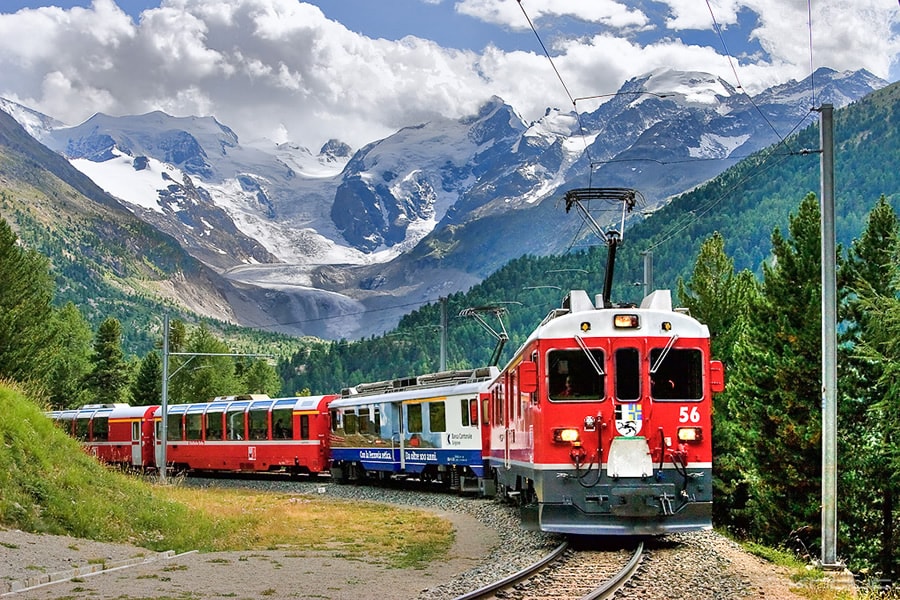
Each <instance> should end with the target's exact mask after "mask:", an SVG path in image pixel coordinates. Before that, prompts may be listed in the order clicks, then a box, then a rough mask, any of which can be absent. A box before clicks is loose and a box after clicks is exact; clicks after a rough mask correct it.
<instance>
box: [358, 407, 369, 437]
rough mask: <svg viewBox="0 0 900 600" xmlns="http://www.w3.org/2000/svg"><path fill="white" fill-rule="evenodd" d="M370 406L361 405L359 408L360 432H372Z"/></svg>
mask: <svg viewBox="0 0 900 600" xmlns="http://www.w3.org/2000/svg"><path fill="white" fill-rule="evenodd" d="M369 426H370V423H369V407H368V406H366V407H360V409H359V432H360V433H365V434H368V433H372V432H371V431H369Z"/></svg>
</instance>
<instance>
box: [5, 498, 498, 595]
mask: <svg viewBox="0 0 900 600" xmlns="http://www.w3.org/2000/svg"><path fill="white" fill-rule="evenodd" d="M438 514H439V516H441V517H443V518H446V519H447V520H449V521H451V522H452V523H453V525H454V527H455V528H456V540H455V542H454V545H453V548H452V549H451V550H450V553H449V556H448V559H447V560H445V561H441V562H438V563H433V564H431V565H429V566H428V568H427V569H395V568H390V567H387V566H385V565H384V563H383V561H379V559H378V557H371V558H370V559H366V560H358V559H347V558H343V557H341V556H335V555H334V553H329V552H321V551H315V552H313V551H296V550H291V551H248V552H213V553H204V554H199V553H196V552H194V553H188V554H183V555H178V556H166V555H157V554H154V553H152V552H149V551H147V550H145V549H143V548H136V547H133V546H127V545H122V544H103V543H99V542H91V541H88V540H81V539H76V538H70V537H65V536H50V535H34V534H29V533H23V532H21V531H10V530H0V595H3V593H4V592H8V591H10V588H11V586H13V585H15V586H17V587H18V588H21V587H22V584H26V585H28V586H30V585H36V584H40V583H41V580H42V578H43V579H47V578H49V577H50V576H51V575H52V574H55V575H54V578H55V579H56V580H57V581H58V580H60V579H65V578H67V577H69V576H71V575H73V574H74V569H76V568H81V569H85V570H90V569H91V568H95V569H98V570H99V569H102V566H103V565H104V564H105V566H106V567H107V568H106V570H101V571H100V572H98V573H96V574H89V575H79V576H78V577H75V578H74V579H71V580H68V581H59V582H58V583H52V584H50V585H42V586H40V587H35V588H32V589H29V590H26V591H21V592H18V593H13V594H10V595H8V596H6V597H8V598H13V599H16V600H32V599H34V600H37V599H42V600H48V599H61V598H82V597H89V598H92V599H99V600H103V599H113V598H115V599H127V598H182V599H189V600H215V599H219V598H222V599H225V598H229V599H234V598H240V599H246V598H260V599H264V598H322V599H334V600H338V599H344V598H346V599H351V598H352V599H359V598H378V599H381V600H391V599H394V598H397V599H400V598H402V599H406V598H413V597H415V596H417V595H419V593H420V592H422V590H425V589H428V588H430V587H434V586H437V585H439V584H441V583H444V582H446V581H447V580H449V579H450V578H451V577H452V576H454V575H456V574H458V573H461V572H463V571H466V570H468V569H471V568H472V567H474V566H476V565H477V564H478V563H479V561H480V560H481V558H482V557H483V556H485V555H487V554H488V553H489V552H490V550H491V548H492V547H493V546H494V545H496V543H497V536H496V534H494V533H493V532H492V531H490V530H489V529H488V528H487V527H485V526H484V525H481V524H480V523H478V522H476V521H473V520H472V519H471V518H468V517H466V516H465V515H459V514H455V513H438ZM145 560H146V561H150V562H146V563H145V562H144V561H145ZM29 579H30V580H29Z"/></svg>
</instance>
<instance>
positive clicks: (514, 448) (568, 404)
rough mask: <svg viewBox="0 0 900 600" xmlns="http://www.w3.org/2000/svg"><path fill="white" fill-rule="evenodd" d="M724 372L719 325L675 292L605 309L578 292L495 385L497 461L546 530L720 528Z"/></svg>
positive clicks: (501, 486) (501, 480) (502, 479)
mask: <svg viewBox="0 0 900 600" xmlns="http://www.w3.org/2000/svg"><path fill="white" fill-rule="evenodd" d="M722 389H723V368H722V364H721V362H719V361H714V360H710V357H709V331H708V329H707V327H706V326H705V325H703V324H701V323H699V322H698V321H697V320H695V319H693V318H691V317H690V316H688V315H687V314H685V313H684V312H682V311H678V310H673V309H672V303H671V297H670V294H669V292H668V290H665V291H656V292H654V293H653V294H651V295H649V296H648V297H647V298H646V299H645V300H644V301H643V302H642V304H641V306H640V307H639V308H638V307H630V308H622V307H611V308H605V307H602V305H601V307H600V308H596V307H595V306H594V305H593V303H592V302H591V300H590V298H589V297H588V295H587V294H586V293H585V292H584V291H581V290H576V291H572V292H571V293H570V294H569V295H568V296H567V297H566V299H565V301H564V303H563V307H562V309H558V310H555V311H553V312H551V313H550V315H549V316H548V317H547V318H546V319H545V320H544V322H543V323H541V325H540V326H539V327H538V328H537V329H536V330H535V331H534V333H533V334H532V335H531V336H530V337H529V339H528V340H527V341H526V342H525V344H524V345H523V346H522V348H521V349H519V351H518V352H517V353H516V355H515V357H514V358H513V359H512V361H510V363H509V364H508V365H507V366H506V368H505V369H504V370H503V372H502V373H501V375H500V377H499V378H498V379H497V380H496V381H495V383H494V386H493V388H492V390H491V407H492V408H491V438H490V449H489V455H490V465H491V468H492V469H493V472H494V475H495V478H496V481H497V485H498V493H501V494H505V495H506V496H508V497H515V498H517V499H518V501H519V502H520V504H521V506H522V507H523V508H524V509H526V511H525V513H526V516H527V517H528V519H526V520H532V521H533V520H534V519H536V521H537V524H538V526H539V528H540V529H542V530H544V531H553V532H560V533H572V534H602V535H632V534H661V533H669V532H677V531H692V530H698V529H709V528H710V527H711V511H712V437H711V420H710V419H711V415H710V413H711V408H712V405H711V395H712V393H713V392H717V391H721V390H722Z"/></svg>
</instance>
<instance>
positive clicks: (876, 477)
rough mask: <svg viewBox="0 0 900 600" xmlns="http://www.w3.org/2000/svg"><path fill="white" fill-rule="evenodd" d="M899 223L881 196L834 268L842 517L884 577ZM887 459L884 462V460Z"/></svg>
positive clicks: (888, 558)
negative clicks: (840, 321)
mask: <svg viewBox="0 0 900 600" xmlns="http://www.w3.org/2000/svg"><path fill="white" fill-rule="evenodd" d="M898 261H900V224H898V218H897V215H896V213H895V212H894V210H893V209H892V208H891V206H890V204H888V203H887V200H886V199H885V198H884V196H882V197H881V198H880V199H879V200H878V202H877V204H876V205H875V207H874V208H873V209H872V211H871V212H870V213H869V218H868V222H867V226H866V229H865V230H864V231H863V233H862V235H861V237H860V238H859V239H858V240H855V241H854V242H853V244H852V245H851V248H850V251H849V252H848V257H847V260H846V261H845V262H844V264H843V265H842V268H841V270H840V272H839V273H838V276H839V282H840V283H841V286H840V289H841V290H843V291H844V294H843V299H842V300H843V302H842V304H841V313H842V316H843V318H844V323H845V324H846V328H845V331H844V333H843V335H842V336H841V341H842V343H841V346H840V348H841V349H842V351H841V360H840V362H839V366H840V367H841V377H840V382H841V386H840V387H841V390H840V391H841V398H840V404H839V411H840V412H839V416H838V418H839V422H838V434H839V438H838V441H839V447H838V451H839V461H840V465H841V470H840V471H839V476H840V482H839V489H840V492H841V493H840V495H839V498H840V499H841V506H840V514H841V515H842V516H841V524H842V525H843V526H844V528H845V530H846V531H847V534H846V539H847V542H848V545H849V547H850V555H851V558H856V557H858V558H859V559H860V560H866V559H867V558H871V556H872V553H873V549H872V546H873V544H874V543H875V540H877V545H878V546H879V547H880V548H879V561H878V562H879V564H878V567H879V569H880V570H881V573H882V577H885V578H888V579H892V578H893V576H894V575H896V574H897V573H898V572H900V560H898V558H897V556H896V555H897V552H896V550H895V549H896V548H897V547H898V545H900V541H898V539H897V537H898V533H900V532H898V531H897V528H896V527H895V525H894V524H895V523H896V522H897V519H898V515H897V513H898V510H900V507H897V506H896V498H898V496H900V478H897V477H892V476H891V473H896V467H897V466H898V465H897V464H895V465H894V467H895V469H894V470H893V471H892V470H891V469H890V468H889V467H888V466H889V465H890V464H891V457H892V455H895V453H896V452H897V445H896V444H897V442H896V440H898V439H900V438H898V437H897V433H898V431H900V420H898V418H897V414H898V411H900V402H898V395H897V389H896V387H895V385H894V384H893V379H892V377H890V376H888V372H889V371H890V369H891V363H892V361H896V360H897V358H898V357H897V356H896V355H894V356H892V355H891V354H890V351H889V348H890V347H891V345H892V343H893V342H892V340H893V339H894V338H895V337H896V336H897V335H898V333H900V332H898V331H897V330H896V329H891V328H890V327H889V325H890V323H891V322H892V317H891V316H890V315H889V314H885V313H886V311H887V312H889V311H890V307H891V306H892V305H895V302H896V299H897V297H898V293H900V272H898V268H897V264H898ZM886 467H888V468H886Z"/></svg>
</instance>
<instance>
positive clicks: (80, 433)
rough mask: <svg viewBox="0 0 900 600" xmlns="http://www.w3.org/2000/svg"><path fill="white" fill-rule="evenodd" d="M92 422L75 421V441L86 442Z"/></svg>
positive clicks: (86, 420)
mask: <svg viewBox="0 0 900 600" xmlns="http://www.w3.org/2000/svg"><path fill="white" fill-rule="evenodd" d="M89 426H90V421H89V420H88V419H87V418H81V419H75V439H76V440H81V441H84V442H86V441H87V440H88V432H89V431H90V427H89Z"/></svg>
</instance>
